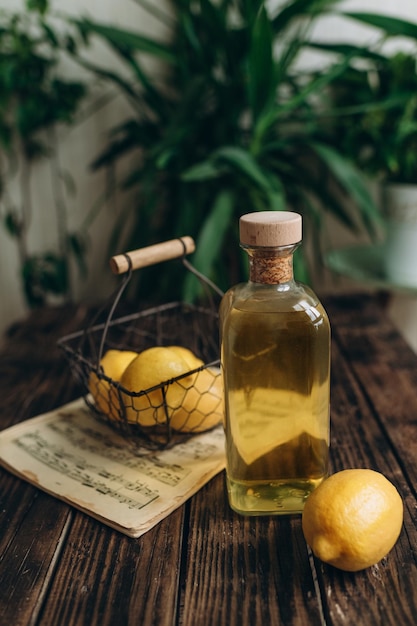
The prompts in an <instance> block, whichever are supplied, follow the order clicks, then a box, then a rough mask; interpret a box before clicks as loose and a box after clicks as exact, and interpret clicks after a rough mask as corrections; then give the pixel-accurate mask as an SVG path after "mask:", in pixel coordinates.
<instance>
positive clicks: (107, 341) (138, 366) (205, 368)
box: [58, 237, 223, 449]
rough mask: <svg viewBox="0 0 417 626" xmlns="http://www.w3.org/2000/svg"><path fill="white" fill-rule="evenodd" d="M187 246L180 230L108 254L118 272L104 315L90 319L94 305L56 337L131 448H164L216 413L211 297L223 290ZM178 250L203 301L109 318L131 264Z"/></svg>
mask: <svg viewBox="0 0 417 626" xmlns="http://www.w3.org/2000/svg"><path fill="white" fill-rule="evenodd" d="M194 248H195V246H194V242H193V240H192V239H191V238H190V237H182V238H180V239H174V240H171V241H167V242H163V243H161V244H156V245H155V246H148V247H147V248H142V249H140V250H135V251H132V252H129V253H126V254H124V255H119V256H117V257H113V258H112V259H111V263H110V264H111V267H112V270H113V272H114V273H116V274H125V276H124V279H123V281H122V282H121V284H120V287H119V288H118V289H117V291H116V293H115V294H114V295H113V296H112V297H111V302H110V303H109V304H108V306H107V307H105V311H107V309H108V313H107V314H106V316H105V318H104V321H102V322H100V323H96V320H97V318H98V317H99V315H100V312H99V313H97V314H96V316H95V317H94V319H93V320H92V322H91V323H90V325H89V326H88V328H86V329H85V330H82V331H79V332H75V333H72V334H70V335H66V336H65V337H62V338H61V339H60V340H59V341H58V346H59V347H60V348H61V349H62V350H63V351H64V354H65V356H66V358H67V359H68V361H69V365H70V368H71V372H72V374H73V376H74V377H75V379H76V381H77V382H78V383H79V384H81V388H82V390H83V397H84V400H85V402H86V404H87V405H88V406H89V407H90V408H91V409H92V410H93V411H94V413H95V414H96V416H97V417H98V418H99V419H101V420H104V421H105V422H106V423H108V424H110V425H111V426H112V427H113V428H114V429H116V430H117V431H118V432H119V433H121V434H123V435H124V436H125V438H126V439H127V440H128V441H129V442H130V443H131V444H132V445H133V446H136V447H142V446H144V447H146V448H152V449H155V448H163V447H168V446H170V445H173V444H175V443H177V442H179V441H181V440H183V439H184V438H186V437H189V436H190V435H193V434H196V433H200V432H203V431H206V430H209V429H211V428H214V427H215V426H217V425H218V424H219V423H221V422H222V419H223V391H222V381H221V375H220V369H219V348H218V346H219V341H218V314H217V308H218V307H217V304H216V297H215V296H216V295H217V296H221V295H222V292H221V291H220V290H219V289H218V288H217V286H216V285H214V284H213V283H212V282H211V281H210V280H208V279H207V278H206V277H205V276H203V275H202V274H200V273H199V272H197V271H196V270H195V268H194V267H193V266H192V265H191V264H190V263H189V262H188V261H187V259H186V258H185V257H186V254H189V253H190V252H192V251H193V250H194ZM177 257H178V258H180V260H181V261H182V263H183V265H184V266H185V268H186V269H187V270H188V271H191V272H192V273H193V274H195V275H196V276H197V277H198V278H199V280H200V281H201V283H202V284H203V285H204V287H205V288H206V294H207V297H208V299H209V300H208V301H209V305H210V306H208V307H206V306H199V305H194V304H187V303H185V302H170V303H167V304H163V305H160V306H155V307H151V308H147V309H145V310H143V311H140V312H137V313H133V314H129V315H125V316H123V317H119V318H116V319H113V315H114V312H115V309H116V308H117V306H118V304H119V301H120V299H121V296H122V294H123V292H124V290H125V288H126V286H127V285H128V283H129V281H130V278H131V275H132V271H133V270H134V269H138V268H140V267H145V266H146V265H153V264H154V263H157V262H160V261H165V260H169V259H174V258H177ZM217 300H218V298H217ZM101 314H103V311H101ZM149 382H151V383H152V384H149Z"/></svg>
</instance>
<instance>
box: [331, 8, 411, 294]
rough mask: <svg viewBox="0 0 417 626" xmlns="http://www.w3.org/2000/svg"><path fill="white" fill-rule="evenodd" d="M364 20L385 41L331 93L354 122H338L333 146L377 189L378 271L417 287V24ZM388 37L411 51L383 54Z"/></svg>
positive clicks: (336, 102) (373, 18)
mask: <svg viewBox="0 0 417 626" xmlns="http://www.w3.org/2000/svg"><path fill="white" fill-rule="evenodd" d="M368 18H369V19H372V21H373V23H377V24H378V25H379V26H380V27H381V28H382V29H383V33H384V37H383V38H382V40H381V41H380V42H379V44H378V48H377V49H376V50H375V54H373V55H370V56H369V58H368V59H367V62H366V63H365V64H363V65H362V66H360V67H352V68H349V71H348V72H346V73H345V74H344V76H342V77H338V78H337V79H336V80H335V81H334V83H333V85H332V86H331V88H330V95H331V97H332V99H333V103H334V105H335V107H336V108H340V107H345V108H346V107H348V108H350V110H351V112H352V121H353V123H350V124H347V123H346V120H343V118H340V119H337V118H336V120H335V122H334V125H333V132H334V141H335V144H337V145H339V146H341V147H342V149H343V150H344V152H345V154H346V155H348V156H349V157H350V158H351V160H352V162H353V163H355V164H356V166H357V167H358V168H360V169H361V170H362V171H363V172H364V173H365V174H366V175H367V176H368V177H369V178H370V179H371V180H373V181H376V182H377V183H379V187H380V192H381V193H380V199H379V202H380V204H381V209H382V211H383V214H384V217H385V220H386V222H387V229H386V239H385V242H384V245H383V247H382V262H381V266H382V271H383V272H385V276H386V278H388V279H389V280H390V281H391V282H392V284H394V285H398V286H413V287H417V47H416V45H415V44H416V41H417V24H413V23H409V22H404V21H402V20H395V19H393V18H390V19H388V18H384V17H382V16H379V17H378V19H377V20H376V18H375V16H368ZM387 36H388V37H398V36H401V37H407V38H408V39H409V41H408V43H409V44H410V43H413V44H414V45H413V46H412V47H410V46H407V48H406V49H403V50H400V51H397V52H395V53H384V52H383V44H384V43H385V41H386V38H387ZM375 102H377V103H378V107H377V108H376V107H375Z"/></svg>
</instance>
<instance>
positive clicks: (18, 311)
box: [0, 0, 417, 346]
mask: <svg viewBox="0 0 417 626" xmlns="http://www.w3.org/2000/svg"><path fill="white" fill-rule="evenodd" d="M275 1H277V0H275ZM278 1H280V0H278ZM154 2H156V3H157V6H159V7H161V6H163V2H162V1H161V0H154ZM23 4H24V3H23V0H3V1H2V8H4V9H20V8H22V6H23ZM381 5H383V6H381ZM342 6H343V8H344V9H347V10H358V11H373V12H380V11H383V12H384V13H385V14H392V15H393V16H396V17H403V18H407V19H412V20H415V21H416V22H417V3H416V0H385V2H383V3H381V0H346V2H344V4H343V5H342ZM52 7H53V9H54V10H55V11H63V12H66V13H69V14H73V15H78V16H80V15H90V16H92V17H94V18H95V19H97V20H100V21H103V22H109V23H111V24H113V25H119V26H123V27H126V28H131V29H132V30H142V31H145V32H146V31H147V30H154V29H155V28H156V24H157V22H156V21H155V20H153V19H152V18H151V17H150V16H149V15H147V14H146V13H145V12H144V11H143V10H142V9H141V8H140V7H139V6H138V5H137V4H136V3H135V2H134V0H117V2H115V1H114V0H88V2H85V0H55V1H54V2H52ZM162 34H163V33H161V36H162ZM316 35H317V37H322V38H328V39H332V40H342V41H345V40H348V39H354V40H358V39H360V40H362V41H368V40H369V37H370V32H369V30H368V29H366V28H363V27H360V26H358V24H357V23H355V22H353V21H352V22H350V23H349V24H347V22H346V21H343V22H341V21H340V20H338V19H337V18H331V19H330V18H329V19H326V20H324V21H323V23H321V24H320V25H319V26H318V27H317V30H316ZM93 54H94V57H95V58H96V59H99V60H100V61H101V62H104V63H110V62H111V63H114V59H113V57H111V56H110V55H109V54H108V51H107V50H106V49H105V48H104V47H99V46H97V47H96V48H95V49H94V53H93ZM68 71H69V72H75V70H74V68H73V67H68ZM126 113H127V105H126V103H125V102H124V101H123V99H122V98H120V97H116V98H115V99H114V100H112V101H111V102H110V103H109V104H108V105H107V106H105V107H104V108H102V109H101V110H100V111H99V112H97V113H96V114H95V115H93V116H92V117H90V118H88V119H87V120H85V121H83V122H81V123H79V124H77V125H76V126H75V127H74V128H72V129H70V130H68V129H62V131H61V132H60V158H61V162H62V166H63V167H64V168H67V169H68V170H69V171H70V172H71V174H72V176H73V177H74V178H75V180H76V185H77V194H76V196H75V197H73V198H71V197H68V198H67V203H68V207H69V210H70V220H71V224H72V225H73V226H74V227H77V225H78V224H79V223H80V222H81V221H82V218H83V216H84V215H85V212H86V210H87V209H88V208H89V207H91V205H92V203H93V202H94V200H95V199H96V198H97V195H98V193H100V191H101V190H102V189H104V175H103V174H91V173H90V172H89V171H88V166H89V164H90V163H91V161H92V160H93V158H94V157H95V156H96V155H97V153H98V151H99V149H100V147H102V146H103V145H105V135H106V131H107V129H109V128H110V127H112V126H113V125H114V124H115V122H116V121H117V120H118V119H123V118H124V117H125V116H126ZM50 186H51V185H50V173H49V171H48V168H46V167H45V166H44V165H43V166H40V167H39V168H38V170H37V171H36V175H35V177H34V184H33V195H34V201H35V204H36V206H37V207H43V206H47V204H48V202H51V192H50ZM119 200H120V199H119ZM116 204H117V203H116ZM119 204H120V203H119ZM118 210H120V206H119V207H117V206H114V205H112V206H107V207H106V209H105V210H104V211H103V212H102V213H101V215H100V219H99V220H98V222H97V224H96V226H95V229H94V233H93V237H92V240H91V244H90V250H91V259H90V266H91V271H90V276H89V279H88V281H87V283H81V284H80V283H77V284H76V287H75V293H76V296H77V297H78V298H88V297H91V298H95V297H100V296H103V295H104V294H107V293H109V291H110V289H111V288H112V278H111V275H110V272H109V270H108V269H107V268H108V265H107V258H106V253H107V250H106V246H105V242H106V241H107V239H108V234H109V232H110V230H111V228H112V220H113V217H114V212H115V211H118ZM39 224H40V225H41V227H40V228H38V229H37V230H35V229H33V230H34V232H33V233H32V239H31V245H32V246H33V248H34V249H36V247H39V248H40V249H41V248H42V246H43V245H44V243H45V241H47V238H48V233H49V232H50V225H49V224H45V223H44V222H42V221H41V219H40V218H39ZM18 272H19V270H18V264H17V253H16V247H15V243H14V242H13V241H12V240H11V239H10V237H9V236H7V235H6V234H5V232H4V229H0V294H2V296H1V300H0V334H1V333H2V332H3V331H4V329H5V328H6V327H7V326H8V325H9V324H10V323H11V322H12V321H14V320H15V319H17V318H20V317H22V316H23V315H24V314H25V312H26V308H25V304H24V301H23V297H22V294H21V290H20V283H19V276H18ZM413 304H415V302H413V301H412V302H411V306H413ZM403 308H404V307H402V308H401V311H403ZM403 317H404V315H403ZM406 317H407V316H406ZM408 317H409V316H408ZM416 317H417V310H416V312H415V317H413V313H411V320H413V319H415V318H416ZM411 324H412V322H411ZM414 329H415V333H416V335H417V324H415V325H414ZM415 340H416V346H417V337H416V339H415Z"/></svg>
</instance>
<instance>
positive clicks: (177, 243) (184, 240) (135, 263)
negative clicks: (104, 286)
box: [110, 236, 195, 274]
mask: <svg viewBox="0 0 417 626" xmlns="http://www.w3.org/2000/svg"><path fill="white" fill-rule="evenodd" d="M194 250H195V243H194V240H193V238H192V237H188V236H186V237H179V238H178V239H170V240H169V241H163V242H161V243H156V244H154V245H152V246H146V247H145V248H139V249H138V250H131V251H130V252H126V253H125V254H118V255H116V256H113V257H112V258H111V259H110V267H111V270H112V272H113V274H125V273H126V272H128V271H129V269H130V263H131V266H132V269H133V270H137V269H139V268H141V267H147V266H149V265H155V264H156V263H161V262H162V261H169V260H170V259H176V258H178V257H181V256H184V255H186V254H191V253H192V252H194ZM129 260H130V263H129Z"/></svg>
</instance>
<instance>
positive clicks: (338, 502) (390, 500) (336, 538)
mask: <svg viewBox="0 0 417 626" xmlns="http://www.w3.org/2000/svg"><path fill="white" fill-rule="evenodd" d="M402 523H403V503H402V499H401V497H400V495H399V493H398V491H397V490H396V488H395V487H394V485H393V484H392V483H391V482H390V481H389V480H388V479H387V478H385V476H384V475H383V474H381V473H379V472H375V471H373V470H370V469H348V470H343V471H340V472H337V473H336V474H333V475H332V476H330V477H329V478H327V479H326V480H324V481H323V482H322V483H321V484H320V485H319V486H318V487H317V489H316V490H315V491H313V492H312V493H311V494H310V496H309V497H308V498H307V501H306V503H305V506H304V511H303V516H302V528H303V533H304V537H305V539H306V541H307V543H308V544H309V545H310V547H311V549H312V551H313V553H314V554H315V555H316V556H317V557H318V558H319V559H321V560H322V561H324V562H325V563H330V564H331V565H334V566H335V567H338V568H339V569H342V570H346V571H350V572H356V571H358V570H361V569H365V568H366V567H370V566H371V565H375V564H376V563H378V561H380V560H381V559H382V558H383V557H384V556H386V555H387V554H388V552H389V551H390V550H391V549H392V548H393V546H394V545H395V543H396V541H397V539H398V537H399V534H400V532H401V527H402Z"/></svg>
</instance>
